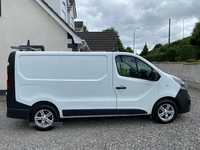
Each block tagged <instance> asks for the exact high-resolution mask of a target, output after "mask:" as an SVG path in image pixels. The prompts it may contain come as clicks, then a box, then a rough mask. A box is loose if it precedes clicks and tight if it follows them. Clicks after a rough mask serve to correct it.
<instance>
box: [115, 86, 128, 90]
mask: <svg viewBox="0 0 200 150" xmlns="http://www.w3.org/2000/svg"><path fill="white" fill-rule="evenodd" d="M116 89H118V90H120V89H126V87H125V86H120V87H116Z"/></svg>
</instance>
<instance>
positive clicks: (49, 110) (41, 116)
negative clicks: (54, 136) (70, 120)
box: [30, 105, 59, 131]
mask: <svg viewBox="0 0 200 150" xmlns="http://www.w3.org/2000/svg"><path fill="white" fill-rule="evenodd" d="M30 119H31V120H30V121H31V122H32V123H33V125H34V127H35V128H36V129H37V130H40V131H47V130H51V129H53V128H54V126H55V123H56V122H58V121H59V116H58V112H57V111H56V109H55V108H54V107H52V106H48V105H41V106H39V107H36V108H35V109H34V110H33V111H32V114H31V118H30Z"/></svg>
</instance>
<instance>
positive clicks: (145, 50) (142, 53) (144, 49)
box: [140, 44, 148, 56]
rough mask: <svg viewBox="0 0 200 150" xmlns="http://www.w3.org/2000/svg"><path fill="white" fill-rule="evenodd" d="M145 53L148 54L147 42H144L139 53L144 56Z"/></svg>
mask: <svg viewBox="0 0 200 150" xmlns="http://www.w3.org/2000/svg"><path fill="white" fill-rule="evenodd" d="M147 54H148V47H147V44H145V45H144V48H143V50H142V52H141V53H140V56H146V55H147Z"/></svg>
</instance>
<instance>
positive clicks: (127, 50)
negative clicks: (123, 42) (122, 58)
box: [125, 46, 134, 53]
mask: <svg viewBox="0 0 200 150" xmlns="http://www.w3.org/2000/svg"><path fill="white" fill-rule="evenodd" d="M125 51H126V52H130V53H134V52H133V50H132V49H131V47H130V46H128V47H126V49H125Z"/></svg>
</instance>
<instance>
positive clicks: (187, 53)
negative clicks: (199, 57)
mask: <svg viewBox="0 0 200 150" xmlns="http://www.w3.org/2000/svg"><path fill="white" fill-rule="evenodd" d="M188 59H196V50H195V49H194V47H193V46H191V45H185V46H183V47H182V48H181V50H180V60H181V61H187V60H188Z"/></svg>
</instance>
